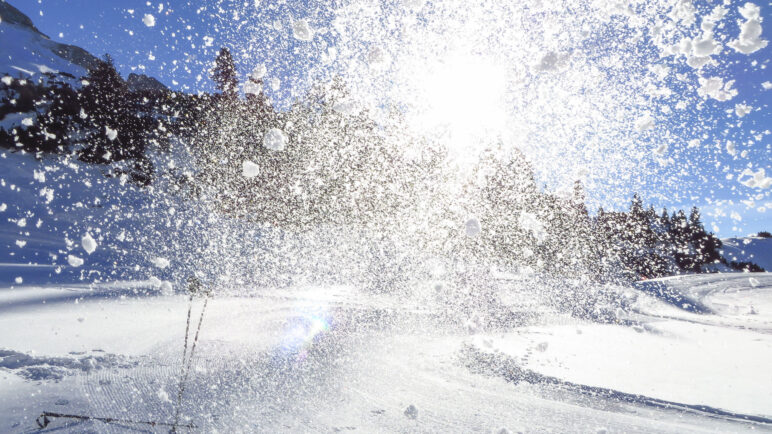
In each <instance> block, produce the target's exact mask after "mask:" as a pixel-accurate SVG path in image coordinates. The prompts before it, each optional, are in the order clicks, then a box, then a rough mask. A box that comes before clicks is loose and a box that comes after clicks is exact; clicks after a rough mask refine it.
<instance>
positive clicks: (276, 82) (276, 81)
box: [271, 77, 281, 90]
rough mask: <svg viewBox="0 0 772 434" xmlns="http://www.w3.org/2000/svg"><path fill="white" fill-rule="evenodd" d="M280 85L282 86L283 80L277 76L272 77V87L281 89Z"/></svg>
mask: <svg viewBox="0 0 772 434" xmlns="http://www.w3.org/2000/svg"><path fill="white" fill-rule="evenodd" d="M280 87H281V80H279V79H278V78H276V77H274V78H272V79H271V89H273V90H279V88H280Z"/></svg>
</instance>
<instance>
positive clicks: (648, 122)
mask: <svg viewBox="0 0 772 434" xmlns="http://www.w3.org/2000/svg"><path fill="white" fill-rule="evenodd" d="M653 128H654V118H653V117H651V115H650V114H645V115H643V116H642V117H640V118H638V120H636V121H635V129H636V130H637V131H640V132H643V131H648V130H651V129H653Z"/></svg>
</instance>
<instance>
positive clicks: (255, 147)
mask: <svg viewBox="0 0 772 434" xmlns="http://www.w3.org/2000/svg"><path fill="white" fill-rule="evenodd" d="M211 78H212V80H213V81H214V83H215V84H216V88H217V91H218V92H216V93H203V94H197V95H192V94H186V93H184V92H173V91H171V90H168V89H132V88H131V87H130V86H129V85H128V84H127V82H126V81H125V80H124V79H123V78H122V77H121V76H120V74H119V73H118V72H117V71H116V69H115V66H114V64H113V62H112V60H111V59H110V58H109V57H105V58H104V59H103V60H102V61H100V62H98V64H97V65H96V66H95V67H93V68H92V69H91V70H90V71H88V74H87V75H86V76H85V77H82V78H80V79H79V80H76V79H75V77H72V76H67V75H66V74H59V75H53V74H48V75H44V77H41V79H39V80H38V81H35V82H33V81H30V80H23V79H14V80H11V81H10V82H8V81H5V80H4V81H2V82H1V83H0V98H1V99H0V118H3V117H4V116H5V115H6V114H8V113H18V112H21V113H34V121H33V122H31V123H30V122H27V125H26V126H25V127H24V128H21V127H15V128H12V129H10V130H8V131H6V130H3V129H0V146H3V147H6V148H10V149H20V150H24V151H26V152H31V153H36V154H38V153H72V154H74V155H76V156H77V158H78V159H80V160H82V161H84V162H87V163H91V164H105V165H109V166H111V167H114V168H115V171H116V172H117V173H125V174H127V175H129V176H130V178H131V179H132V180H133V181H134V182H136V183H138V184H141V185H148V184H150V183H151V182H152V180H153V177H154V176H156V174H155V173H154V168H153V165H152V162H151V159H150V157H149V151H150V150H151V149H158V150H160V151H163V150H165V149H168V147H169V146H170V142H171V141H172V140H180V141H182V142H184V143H186V144H187V145H188V149H189V152H190V154H191V158H192V159H193V161H194V163H195V164H194V165H195V167H196V169H195V170H193V171H190V172H185V173H178V174H175V175H174V177H173V179H172V180H173V181H174V182H173V185H174V186H175V187H176V188H178V189H179V190H181V191H185V194H190V195H192V196H194V197H196V198H198V199H203V200H207V201H208V202H209V203H211V204H212V206H213V207H215V208H216V209H217V210H218V211H219V212H223V213H227V214H229V215H232V216H235V217H238V218H240V219H246V220H250V221H253V222H256V223H260V224H268V225H271V226H274V227H281V228H284V229H288V230H293V231H304V230H308V229H309V228H311V227H321V226H325V225H328V226H341V225H349V226H351V227H356V228H359V229H361V230H366V231H367V232H368V233H370V234H371V236H373V237H374V238H376V239H380V240H386V239H388V240H391V241H390V242H396V243H398V244H399V243H402V244H408V245H410V246H412V248H414V249H415V250H420V251H422V252H426V253H427V254H428V255H433V256H438V257H446V258H464V260H465V261H467V262H470V263H479V264H494V265H499V266H501V267H504V268H507V267H513V266H518V267H527V268H529V269H531V270H533V271H535V272H548V273H558V274H564V275H572V276H575V275H578V274H581V275H589V276H591V277H593V278H603V276H612V275H620V274H621V275H623V276H624V277H626V278H632V279H641V278H652V277H659V276H665V275H672V274H678V273H687V272H688V273H696V272H704V271H709V270H713V269H715V267H716V266H717V265H716V264H719V263H721V262H722V261H724V260H723V258H721V256H720V254H719V249H720V248H721V242H720V240H718V238H716V237H715V236H714V235H713V234H712V233H709V232H707V231H706V230H705V228H704V225H703V223H702V221H701V216H700V213H699V210H698V209H697V208H693V209H692V210H691V212H690V213H689V215H688V216H687V214H686V213H685V212H684V211H683V210H678V211H676V212H673V213H668V211H667V210H663V211H662V212H661V213H657V212H656V211H655V210H654V208H653V207H649V208H647V209H646V208H644V206H643V203H642V201H641V199H640V198H639V197H638V196H637V195H636V196H634V198H633V200H632V204H631V207H630V209H629V211H626V212H606V211H604V210H603V209H601V210H599V211H598V213H597V215H592V216H591V215H590V213H589V212H588V210H587V208H586V206H585V198H584V191H583V188H582V185H581V183H579V182H577V183H576V185H575V186H574V190H573V192H572V194H569V195H568V196H566V195H565V194H563V195H560V194H557V193H555V192H550V191H547V190H546V189H544V188H541V187H539V186H538V185H537V182H536V180H535V176H534V172H533V169H532V168H531V166H530V164H529V163H528V161H527V159H526V158H525V157H524V155H523V154H522V153H520V152H519V151H518V150H517V149H516V148H512V147H511V146H504V145H503V144H501V143H498V144H495V145H493V146H491V147H490V148H488V149H486V150H484V151H483V152H482V153H481V154H480V155H479V156H478V157H479V158H478V159H477V163H476V165H475V167H474V169H473V171H472V176H470V177H469V179H468V180H466V181H465V182H464V183H463V184H462V185H461V186H460V187H459V188H458V189H453V190H452V191H450V190H449V189H447V188H442V186H444V185H446V184H447V181H448V179H449V178H452V176H453V173H452V171H453V169H452V168H450V167H449V166H448V165H447V164H446V161H447V156H448V150H447V149H446V148H444V147H443V145H442V144H437V143H421V144H419V145H420V146H417V148H420V149H421V152H420V153H417V154H413V155H409V154H408V153H406V152H404V150H403V147H402V146H401V145H400V144H399V143H396V144H395V143H392V141H393V140H394V138H395V137H399V136H400V131H399V130H398V128H399V123H394V124H381V123H378V122H376V121H375V120H374V119H373V116H372V114H371V113H369V112H368V111H367V110H360V111H358V112H353V113H352V112H349V111H347V110H343V109H341V107H342V106H344V105H345V103H346V102H347V101H348V99H349V95H348V93H347V90H346V87H345V85H344V84H343V83H342V80H340V79H332V80H331V81H329V82H326V83H316V84H315V85H313V86H312V87H311V89H310V90H309V91H308V92H307V94H306V95H305V97H304V98H302V99H299V100H296V101H294V102H293V103H292V104H291V106H290V107H289V108H288V109H287V110H283V111H279V110H275V109H274V108H273V107H272V105H271V103H270V101H269V100H268V98H266V96H265V93H264V92H263V82H262V78H261V77H255V76H250V77H249V78H248V79H247V81H246V82H245V83H244V84H243V85H240V83H239V80H238V73H237V69H236V66H235V62H234V60H233V57H232V56H231V54H230V52H229V51H228V50H227V49H225V48H224V49H222V50H221V51H220V52H219V54H218V55H217V57H216V59H215V62H214V66H213V68H212V71H211ZM73 83H78V84H79V85H74V84H73ZM240 89H242V90H244V93H243V94H244V96H243V97H242V96H241V95H240V92H239V90H240ZM392 114H393V115H394V116H399V111H398V110H395V111H393V112H392ZM390 128H391V129H392V130H389V129H390ZM279 142H281V143H279ZM279 148H281V150H279ZM247 163H248V164H251V165H253V166H254V167H255V168H257V169H256V170H253V171H252V172H250V173H249V174H248V176H245V173H246V172H245V169H244V167H245V164H247ZM465 224H466V225H467V226H468V225H471V226H472V227H475V228H476V227H479V231H478V230H476V229H475V230H474V231H471V232H475V233H470V231H469V230H466V228H465ZM477 232H479V233H477ZM395 239H396V240H398V241H393V240H395ZM724 262H725V261H724ZM725 265H728V266H733V267H735V268H740V269H748V270H751V271H754V270H756V269H757V268H758V267H757V268H754V267H755V266H754V265H751V264H725ZM398 268H399V267H398Z"/></svg>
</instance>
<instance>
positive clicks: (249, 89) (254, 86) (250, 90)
mask: <svg viewBox="0 0 772 434" xmlns="http://www.w3.org/2000/svg"><path fill="white" fill-rule="evenodd" d="M262 91H263V86H262V84H260V83H255V82H254V81H252V80H249V81H247V82H246V83H244V93H245V94H247V95H260V92H262Z"/></svg>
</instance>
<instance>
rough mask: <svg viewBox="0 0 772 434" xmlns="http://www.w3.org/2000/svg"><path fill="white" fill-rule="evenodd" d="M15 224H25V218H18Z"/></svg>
mask: <svg viewBox="0 0 772 434" xmlns="http://www.w3.org/2000/svg"><path fill="white" fill-rule="evenodd" d="M16 225H17V226H18V227H20V228H23V227H25V226H27V219H25V218H20V219H19V220H17V221H16Z"/></svg>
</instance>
